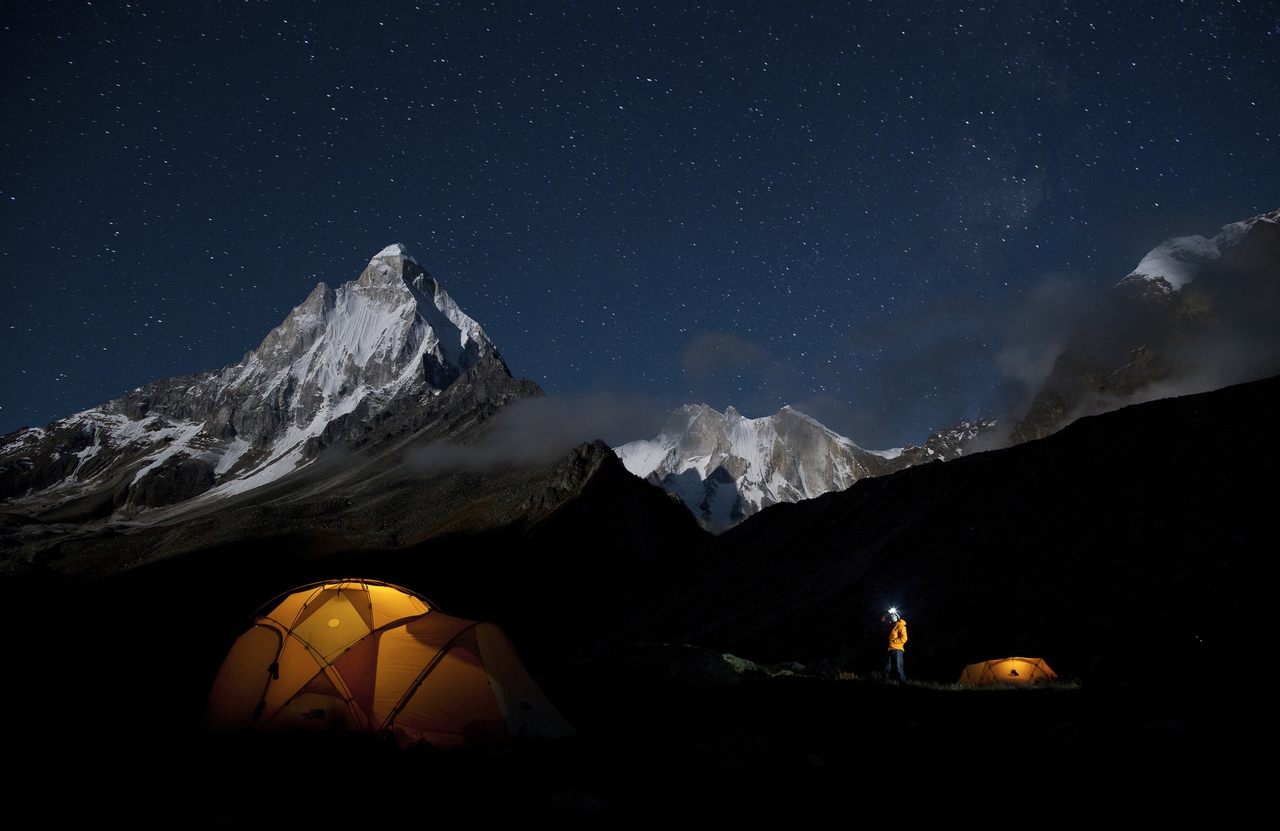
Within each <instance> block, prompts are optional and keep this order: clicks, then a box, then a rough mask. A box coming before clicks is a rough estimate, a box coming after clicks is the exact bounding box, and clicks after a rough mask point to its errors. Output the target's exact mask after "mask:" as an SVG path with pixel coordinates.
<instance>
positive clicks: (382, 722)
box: [205, 580, 574, 748]
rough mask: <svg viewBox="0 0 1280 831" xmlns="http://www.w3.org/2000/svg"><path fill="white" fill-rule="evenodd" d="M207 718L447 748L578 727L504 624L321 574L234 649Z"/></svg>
mask: <svg viewBox="0 0 1280 831" xmlns="http://www.w3.org/2000/svg"><path fill="white" fill-rule="evenodd" d="M205 724H206V725H207V726H208V727H210V728H211V729H215V730H246V729H247V730H287V729H311V730H316V729H319V730H349V731H355V732H361V733H372V734H384V735H385V734H389V735H392V736H394V737H395V739H396V741H397V742H398V743H399V744H400V745H401V746H410V745H414V744H418V743H425V744H429V745H432V746H434V747H441V748H459V747H466V746H476V745H479V746H486V745H488V746H492V745H501V744H504V743H506V742H507V741H508V740H509V739H510V738H511V737H512V736H532V737H541V738H556V737H560V736H565V735H569V734H571V733H573V732H574V730H573V728H572V727H571V726H570V725H569V723H568V722H566V721H565V720H564V717H563V716H561V715H560V713H559V712H557V711H556V709H555V707H553V706H552V705H551V703H550V702H549V701H548V700H547V698H546V696H545V695H543V693H542V690H540V689H539V688H538V685H537V684H536V683H535V682H534V681H533V679H532V678H531V677H529V673H528V672H527V671H526V670H525V668H524V666H523V665H522V664H521V663H520V659H519V658H517V657H516V654H515V650H514V649H513V648H512V646H511V643H510V642H509V641H508V640H507V639H506V636H504V635H503V634H502V631H501V630H500V629H499V628H498V627H497V626H494V625H493V624H491V623H476V622H474V621H470V620H463V619H462V618H456V617H451V616H449V615H446V614H444V613H442V612H440V611H438V610H436V609H434V608H432V605H431V604H430V603H428V602H427V601H426V600H425V599H424V598H422V597H419V596H418V595H416V594H414V593H413V592H411V591H409V590H408V589H403V588H400V587H399V586H393V585H391V584H389V583H381V582H377V581H373V580H340V581H335V582H327V583H316V584H313V585H310V586H304V587H302V588H300V589H296V590H294V591H292V592H290V593H288V594H287V595H283V596H281V597H279V598H276V599H275V600H274V601H272V602H271V603H269V604H267V605H266V606H264V607H263V608H262V609H261V610H260V611H259V612H258V613H257V614H256V615H254V617H253V618H252V620H251V621H250V623H249V625H248V627H247V628H246V629H245V631H244V632H243V633H242V634H241V635H240V636H239V637H238V638H237V639H236V641H235V643H234V644H233V645H232V647H231V651H230V652H229V653H228V654H227V657H226V659H225V660H224V661H223V663H222V668H221V669H220V670H219V671H218V676H217V678H216V679H215V680H214V684H213V690H212V692H211V693H210V694H209V702H208V705H207V707H206V709H205Z"/></svg>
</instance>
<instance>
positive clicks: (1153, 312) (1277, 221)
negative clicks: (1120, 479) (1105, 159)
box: [1009, 210, 1280, 444]
mask: <svg viewBox="0 0 1280 831" xmlns="http://www.w3.org/2000/svg"><path fill="white" fill-rule="evenodd" d="M1277 331H1280V210H1276V211H1271V212H1269V213H1266V214H1262V215H1260V216H1255V217H1253V218H1252V219H1248V220H1245V221H1243V222H1233V223H1231V224H1229V225H1226V226H1224V227H1223V228H1222V230H1221V231H1220V232H1218V233H1217V234H1216V235H1214V236H1213V237H1212V238H1206V237H1202V236H1189V237H1175V238H1172V239H1168V240H1165V241H1164V242H1163V243H1161V244H1160V245H1159V246H1157V247H1156V248H1154V249H1153V250H1152V251H1151V252H1150V253H1149V254H1147V256H1146V257H1144V258H1143V259H1142V261H1141V262H1140V263H1139V264H1138V267H1137V268H1135V269H1134V270H1133V271H1132V272H1130V273H1129V274H1128V275H1127V276H1126V277H1124V279H1122V280H1120V282H1119V283H1117V284H1116V285H1115V286H1114V287H1113V288H1112V289H1111V291H1110V292H1109V293H1108V295H1107V296H1106V297H1105V298H1104V300H1103V302H1102V305H1101V307H1100V308H1098V309H1096V310H1095V312H1094V314H1092V315H1091V316H1090V318H1089V320H1088V321H1086V322H1085V323H1084V324H1083V325H1081V326H1079V327H1078V328H1077V330H1076V331H1075V332H1074V334H1073V335H1072V337H1071V338H1070V340H1069V341H1068V343H1067V345H1066V347H1065V348H1064V349H1063V351H1062V352H1061V354H1060V355H1059V356H1058V358H1057V360H1056V361H1055V363H1054V366H1053V369H1052V371H1051V372H1050V374H1049V376H1048V378H1046V379H1045V380H1044V382H1043V384H1042V385H1041V387H1040V389H1039V390H1038V391H1037V392H1036V394H1035V396H1034V398H1033V399H1032V401H1031V402H1030V405H1029V407H1028V409H1027V411H1026V413H1025V415H1023V416H1022V417H1021V419H1020V420H1019V421H1018V423H1017V425H1016V427H1015V428H1014V430H1013V432H1012V433H1011V435H1010V437H1009V443H1010V444H1018V443H1020V442H1024V441H1030V440H1032V439H1038V438H1043V437H1045V436H1047V435H1049V434H1050V433H1053V432H1056V431H1057V430H1060V429H1062V427H1064V426H1066V425H1067V424H1069V423H1070V422H1071V421H1073V420H1075V419H1076V418H1079V417H1080V416H1084V415H1090V414H1093V413H1100V412H1104V411H1107V410H1111V409H1115V408H1117V407H1121V406H1124V405H1126V404H1133V403H1139V402H1142V401H1146V400H1151V399H1157V398H1164V397H1168V396H1171V395H1183V394H1189V393H1196V392H1203V391H1206V390H1211V389H1217V388H1220V387H1222V386H1226V385H1228V384H1232V383H1240V382H1244V381H1250V380H1255V379H1258V378H1264V377H1268V376H1270V375H1273V374H1275V373H1276V372H1280V342H1277V339H1276V337H1275V333H1276V332H1277Z"/></svg>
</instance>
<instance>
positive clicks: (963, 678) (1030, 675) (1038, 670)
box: [960, 658, 1058, 687]
mask: <svg viewBox="0 0 1280 831" xmlns="http://www.w3.org/2000/svg"><path fill="white" fill-rule="evenodd" d="M1057 678H1058V675H1057V673H1055V672H1054V671H1053V670H1051V669H1049V665H1048V664H1046V663H1045V662H1044V660H1043V659H1042V658H997V659H995V660H991V661H980V662H978V663H976V664H969V666H967V667H965V668H964V672H962V673H960V686H962V687H982V686H986V685H988V684H1040V683H1043V682H1046V681H1054V680H1057Z"/></svg>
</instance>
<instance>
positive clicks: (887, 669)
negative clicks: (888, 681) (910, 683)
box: [884, 649, 907, 681]
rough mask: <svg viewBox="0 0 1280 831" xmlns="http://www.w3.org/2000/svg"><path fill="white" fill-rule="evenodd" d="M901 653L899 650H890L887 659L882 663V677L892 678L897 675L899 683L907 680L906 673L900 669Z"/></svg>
mask: <svg viewBox="0 0 1280 831" xmlns="http://www.w3.org/2000/svg"><path fill="white" fill-rule="evenodd" d="M902 657H903V653H902V650H901V649H890V650H889V659H888V660H887V661H885V662H884V677H885V678H893V676H894V673H897V675H898V680H899V681H906V680H907V671H906V670H905V669H903V668H902Z"/></svg>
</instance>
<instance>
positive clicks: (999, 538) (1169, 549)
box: [602, 378, 1280, 681]
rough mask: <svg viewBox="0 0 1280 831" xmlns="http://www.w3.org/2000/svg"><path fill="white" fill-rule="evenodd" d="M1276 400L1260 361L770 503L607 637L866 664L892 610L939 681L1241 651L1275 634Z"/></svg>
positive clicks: (1148, 663)
mask: <svg viewBox="0 0 1280 831" xmlns="http://www.w3.org/2000/svg"><path fill="white" fill-rule="evenodd" d="M1277 411H1280V378H1272V379H1268V380H1264V381H1258V382H1253V383H1249V384H1243V385H1238V386H1233V387H1230V388H1227V389H1223V390H1218V391H1215V392H1211V393H1203V394H1199V395H1192V396H1185V397H1181V398H1172V399H1165V400H1161V401H1154V402H1149V403H1146V404H1141V405H1136V406H1131V407H1127V408H1124V409H1121V410H1119V411H1116V412H1112V413H1108V414H1105V415H1100V416H1094V417H1089V418H1084V419H1081V420H1079V421H1077V422H1076V423H1074V424H1072V425H1071V426H1069V427H1068V428H1066V429H1064V430H1062V431H1061V432H1060V433H1057V434H1055V435H1053V436H1050V437H1048V438H1045V439H1041V440H1039V441H1033V442H1028V443H1025V444H1022V445H1018V446H1016V447H1012V448H1007V449H1003V450H996V451H990V452H987V453H980V454H977V455H974V456H969V457H962V458H959V459H955V460H953V461H950V462H947V463H945V464H931V465H925V466H921V467H915V468H910V469H908V470H905V471H902V472H899V473H895V474H892V475H890V476H885V477H878V478H871V479H863V480H860V481H858V482H856V483H854V485H853V486H852V487H850V488H849V489H848V490H846V491H843V492H841V493H831V494H827V495H824V496H821V497H819V498H817V499H813V500H809V501H806V502H801V503H795V504H783V505H775V506H773V507H771V508H769V509H768V510H765V511H761V512H760V513H759V514H758V515H756V516H753V517H751V518H749V519H748V520H747V521H746V522H744V523H742V524H741V525H740V526H738V527H737V528H734V529H732V530H731V531H729V532H727V533H725V534H724V535H722V536H721V537H718V538H716V539H715V540H714V542H713V543H712V544H711V546H710V547H709V549H708V552H707V554H706V555H705V557H704V558H702V559H701V560H700V562H699V563H698V566H697V568H696V570H695V571H694V572H693V573H691V574H689V575H687V576H685V577H684V578H683V579H681V580H680V581H678V582H676V583H674V585H672V587H671V588H670V589H669V590H668V591H667V592H666V593H664V594H663V595H662V596H661V597H660V598H655V599H654V600H653V601H652V602H651V603H649V604H647V605H646V606H645V608H644V609H643V610H642V611H641V612H640V613H638V614H637V618H636V620H635V622H634V623H632V624H631V625H630V626H628V627H626V628H624V629H622V630H621V631H619V632H616V633H614V634H613V635H611V637H609V638H607V639H605V640H604V642H603V643H602V647H606V648H607V647H618V646H620V645H622V644H625V643H627V642H631V641H672V642H687V643H691V644H696V645H700V646H705V647H710V648H713V649H716V650H724V651H728V652H733V653H734V654H737V655H741V656H743V657H746V658H749V659H752V660H755V661H758V662H764V663H769V662H778V661H800V662H813V661H821V660H824V659H831V660H835V661H837V662H839V663H840V664H842V665H844V666H847V667H849V668H856V669H858V670H860V671H870V670H872V669H879V668H880V666H879V661H882V660H883V652H884V643H883V633H882V632H881V631H880V626H879V623H878V621H879V618H880V616H881V614H883V611H884V610H885V609H887V608H888V607H889V606H897V607H898V608H900V609H901V610H902V611H903V613H904V615H905V616H906V618H907V620H908V622H909V624H910V627H911V628H910V632H911V641H910V643H909V645H908V650H907V656H908V667H909V672H914V673H915V674H916V676H917V677H926V678H932V679H936V680H943V681H946V680H954V678H953V676H958V674H959V671H960V669H961V668H962V667H963V666H964V665H965V664H966V663H969V662H973V661H977V660H985V659H988V658H992V657H1004V656H1007V655H1014V654H1019V655H1034V656H1042V655H1043V656H1052V659H1051V663H1052V665H1053V666H1054V668H1055V669H1057V670H1058V671H1059V672H1060V673H1065V674H1070V675H1074V676H1076V677H1080V676H1084V677H1091V676H1095V675H1097V674H1105V673H1117V672H1118V673H1121V674H1123V675H1125V676H1126V677H1131V676H1132V677H1136V676H1139V675H1147V676H1148V677H1156V676H1158V677H1164V676H1165V675H1166V674H1168V673H1173V672H1185V671H1188V667H1189V666H1190V665H1194V666H1197V667H1202V668H1203V667H1204V662H1205V661H1206V660H1209V659H1210V658H1211V657H1213V656H1226V655H1231V654H1248V653H1250V652H1251V650H1253V649H1258V648H1261V647H1262V646H1263V645H1264V644H1267V643H1270V642H1271V639H1272V637H1273V636H1274V634H1275V623H1274V620H1273V617H1272V615H1271V606H1272V604H1271V600H1270V593H1271V582H1272V577H1273V576H1274V573H1275V570H1274V566H1273V564H1272V559H1273V558H1272V555H1271V554H1270V553H1269V552H1270V551H1271V548H1272V545H1273V544H1272V543H1269V542H1268V541H1269V540H1270V539H1271V537H1272V533H1271V529H1270V527H1269V523H1268V520H1267V517H1268V516H1269V515H1270V511H1271V510H1272V506H1274V505H1275V504H1277V497H1278V496H1280V486H1277V484H1276V478H1275V471H1276V469H1277V462H1280V455H1278V453H1277V450H1276V449H1275V448H1274V447H1273V445H1272V443H1271V442H1269V441H1267V440H1266V438H1265V429H1266V428H1265V426H1264V425H1267V424H1269V423H1270V422H1271V421H1272V420H1273V418H1274V416H1275V413H1276V412H1277ZM1188 662H1191V664H1188ZM1153 674H1154V675H1153Z"/></svg>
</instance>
